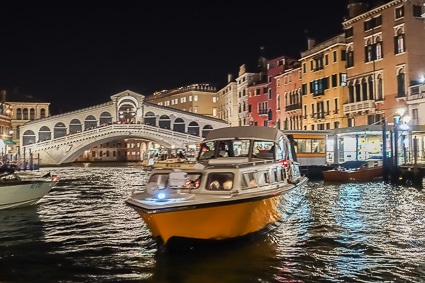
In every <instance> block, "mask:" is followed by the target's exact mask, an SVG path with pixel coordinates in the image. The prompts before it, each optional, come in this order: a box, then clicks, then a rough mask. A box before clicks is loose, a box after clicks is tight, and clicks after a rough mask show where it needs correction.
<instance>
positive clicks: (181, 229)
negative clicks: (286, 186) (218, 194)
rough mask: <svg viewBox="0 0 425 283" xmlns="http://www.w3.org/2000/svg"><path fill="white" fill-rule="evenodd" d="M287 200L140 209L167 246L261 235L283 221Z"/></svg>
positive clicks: (146, 221) (278, 198) (280, 197)
mask: <svg viewBox="0 0 425 283" xmlns="http://www.w3.org/2000/svg"><path fill="white" fill-rule="evenodd" d="M283 197H284V194H282V195H274V196H270V197H269V198H265V199H258V198H256V199H253V200H247V201H242V202H241V201H239V202H231V203H230V202H229V203H226V202H221V203H215V204H213V205H208V206H204V207H194V208H185V209H177V210H174V211H165V212H160V213H152V212H149V211H143V210H140V209H137V208H136V210H137V212H138V213H139V215H140V216H141V218H142V219H143V220H144V221H145V223H146V224H147V226H148V228H149V229H150V231H151V233H152V235H153V236H154V237H159V238H161V239H162V241H163V242H164V243H167V242H168V240H169V239H170V238H172V237H181V238H191V239H205V240H207V239H208V240H224V239H230V238H236V237H240V236H244V235H247V234H250V233H253V232H257V231H259V230H261V229H263V228H265V227H266V226H267V225H268V224H271V223H274V222H276V221H278V220H279V219H281V218H282V214H281V213H279V212H278V211H279V205H280V203H281V201H282V198H283Z"/></svg>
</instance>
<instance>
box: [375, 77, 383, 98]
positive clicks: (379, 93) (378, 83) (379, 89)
mask: <svg viewBox="0 0 425 283" xmlns="http://www.w3.org/2000/svg"><path fill="white" fill-rule="evenodd" d="M376 92H377V93H376V96H377V97H376V99H377V100H383V99H384V96H383V91H382V77H381V75H378V77H377V78H376Z"/></svg>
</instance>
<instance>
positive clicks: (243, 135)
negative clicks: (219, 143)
mask: <svg viewBox="0 0 425 283" xmlns="http://www.w3.org/2000/svg"><path fill="white" fill-rule="evenodd" d="M281 136H284V134H283V132H281V131H280V130H278V129H275V128H269V127H261V126H239V127H225V128H219V129H214V131H211V132H209V133H208V135H207V136H206V138H205V140H204V141H209V140H228V139H235V138H238V139H259V140H265V141H278V140H279V138H280V137H281Z"/></svg>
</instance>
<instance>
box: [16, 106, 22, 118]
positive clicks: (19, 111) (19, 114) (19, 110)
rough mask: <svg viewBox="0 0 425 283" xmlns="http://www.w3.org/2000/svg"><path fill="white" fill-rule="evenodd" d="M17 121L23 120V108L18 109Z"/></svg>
mask: <svg viewBox="0 0 425 283" xmlns="http://www.w3.org/2000/svg"><path fill="white" fill-rule="evenodd" d="M16 120H22V109H21V108H17V109H16Z"/></svg>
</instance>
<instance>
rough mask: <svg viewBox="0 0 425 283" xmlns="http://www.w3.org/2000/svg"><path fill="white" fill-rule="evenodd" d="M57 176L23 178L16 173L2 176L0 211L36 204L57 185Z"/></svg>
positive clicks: (0, 177)
mask: <svg viewBox="0 0 425 283" xmlns="http://www.w3.org/2000/svg"><path fill="white" fill-rule="evenodd" d="M58 181H59V180H58V178H57V176H56V175H53V176H50V174H49V175H46V176H43V177H38V178H30V177H26V178H22V177H20V176H19V175H18V174H16V173H15V172H7V173H5V174H2V175H0V209H9V208H17V207H24V206H30V205H34V204H36V203H37V202H38V201H39V200H40V199H41V198H43V197H44V196H45V195H46V194H47V193H48V192H50V190H51V189H52V188H53V187H54V186H55V185H56V184H57V182H58Z"/></svg>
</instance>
